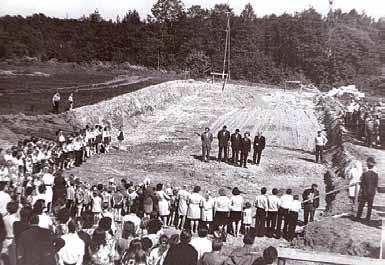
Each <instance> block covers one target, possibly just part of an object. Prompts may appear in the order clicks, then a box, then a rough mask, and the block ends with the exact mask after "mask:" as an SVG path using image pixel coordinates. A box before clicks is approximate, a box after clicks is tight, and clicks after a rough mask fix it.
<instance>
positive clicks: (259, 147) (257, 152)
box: [253, 131, 266, 165]
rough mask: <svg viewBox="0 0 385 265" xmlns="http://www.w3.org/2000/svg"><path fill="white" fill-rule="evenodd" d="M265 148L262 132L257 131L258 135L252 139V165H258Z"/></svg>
mask: <svg viewBox="0 0 385 265" xmlns="http://www.w3.org/2000/svg"><path fill="white" fill-rule="evenodd" d="M265 146H266V138H265V137H264V136H263V135H262V132H261V131H259V132H258V134H257V135H256V136H255V137H254V144H253V149H254V154H253V163H254V164H257V165H259V162H261V156H262V151H263V149H265Z"/></svg>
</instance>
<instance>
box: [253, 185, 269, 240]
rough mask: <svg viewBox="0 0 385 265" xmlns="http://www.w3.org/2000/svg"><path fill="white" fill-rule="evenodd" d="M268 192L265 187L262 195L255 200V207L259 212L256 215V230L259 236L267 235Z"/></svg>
mask: <svg viewBox="0 0 385 265" xmlns="http://www.w3.org/2000/svg"><path fill="white" fill-rule="evenodd" d="M266 192H267V189H266V187H263V188H262V189H261V195H258V196H257V197H256V198H255V207H256V208H257V212H256V214H255V218H256V219H255V229H256V230H257V231H256V232H257V235H258V236H264V235H265V222H266V212H267V210H268V201H267V196H266Z"/></svg>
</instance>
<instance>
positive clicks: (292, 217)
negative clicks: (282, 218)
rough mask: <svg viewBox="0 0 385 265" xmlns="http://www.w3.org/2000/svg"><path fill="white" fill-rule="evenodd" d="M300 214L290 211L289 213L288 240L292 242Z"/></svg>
mask: <svg viewBox="0 0 385 265" xmlns="http://www.w3.org/2000/svg"><path fill="white" fill-rule="evenodd" d="M297 221H298V213H297V212H293V211H289V213H288V234H287V240H289V241H292V240H293V238H294V236H295V228H296V226H297Z"/></svg>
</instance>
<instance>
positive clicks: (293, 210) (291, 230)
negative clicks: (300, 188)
mask: <svg viewBox="0 0 385 265" xmlns="http://www.w3.org/2000/svg"><path fill="white" fill-rule="evenodd" d="M301 209H302V204H301V202H300V201H299V196H298V195H294V197H293V201H292V202H291V204H290V207H289V224H288V235H287V240H288V241H291V240H293V238H294V236H295V228H296V227H297V221H298V213H299V212H300V211H301Z"/></svg>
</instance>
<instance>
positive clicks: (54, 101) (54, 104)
mask: <svg viewBox="0 0 385 265" xmlns="http://www.w3.org/2000/svg"><path fill="white" fill-rule="evenodd" d="M59 103H60V93H59V92H56V94H55V95H53V97H52V112H53V113H55V114H58V113H59Z"/></svg>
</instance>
